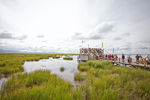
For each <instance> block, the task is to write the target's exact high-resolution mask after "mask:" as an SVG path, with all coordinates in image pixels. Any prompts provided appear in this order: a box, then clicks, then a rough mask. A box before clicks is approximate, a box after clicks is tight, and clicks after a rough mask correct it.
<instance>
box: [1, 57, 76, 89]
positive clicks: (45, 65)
mask: <svg viewBox="0 0 150 100" xmlns="http://www.w3.org/2000/svg"><path fill="white" fill-rule="evenodd" d="M71 57H73V60H63V56H62V57H60V58H59V59H53V58H51V57H50V58H49V59H41V60H39V61H25V63H24V65H23V67H24V72H27V73H30V72H33V71H36V70H50V71H51V73H53V74H56V75H58V76H59V77H61V78H62V79H64V80H66V81H69V82H71V83H72V84H73V85H75V81H74V74H75V73H77V72H78V68H77V66H78V61H77V56H71ZM61 67H64V71H60V68H61ZM6 81H7V78H1V79H0V90H1V89H2V84H3V83H5V82H6Z"/></svg>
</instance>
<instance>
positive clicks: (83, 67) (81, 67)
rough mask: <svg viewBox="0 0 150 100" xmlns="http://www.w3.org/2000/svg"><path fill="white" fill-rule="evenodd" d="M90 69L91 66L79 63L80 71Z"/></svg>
mask: <svg viewBox="0 0 150 100" xmlns="http://www.w3.org/2000/svg"><path fill="white" fill-rule="evenodd" d="M88 69H89V66H84V65H82V64H79V65H78V70H79V71H82V72H84V71H87V70H88Z"/></svg>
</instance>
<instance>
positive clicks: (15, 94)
mask: <svg viewBox="0 0 150 100" xmlns="http://www.w3.org/2000/svg"><path fill="white" fill-rule="evenodd" d="M0 99H2V100H82V93H81V90H80V91H79V90H76V91H75V90H74V89H73V87H72V85H71V84H70V83H69V82H65V81H64V80H62V79H60V78H58V77H57V76H56V75H54V74H50V71H36V72H33V73H30V74H27V73H24V74H23V73H17V74H16V75H13V76H11V78H10V79H9V80H8V82H7V83H6V84H5V85H4V90H3V94H2V96H1V98H0Z"/></svg>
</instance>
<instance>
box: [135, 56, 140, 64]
mask: <svg viewBox="0 0 150 100" xmlns="http://www.w3.org/2000/svg"><path fill="white" fill-rule="evenodd" d="M139 58H140V57H139V55H138V54H137V55H136V56H135V59H136V63H137V64H138V63H139Z"/></svg>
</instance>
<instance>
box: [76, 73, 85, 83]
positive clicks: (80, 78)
mask: <svg viewBox="0 0 150 100" xmlns="http://www.w3.org/2000/svg"><path fill="white" fill-rule="evenodd" d="M85 78H86V75H84V74H83V73H81V72H79V73H76V74H75V75H74V80H75V81H83V80H85Z"/></svg>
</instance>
